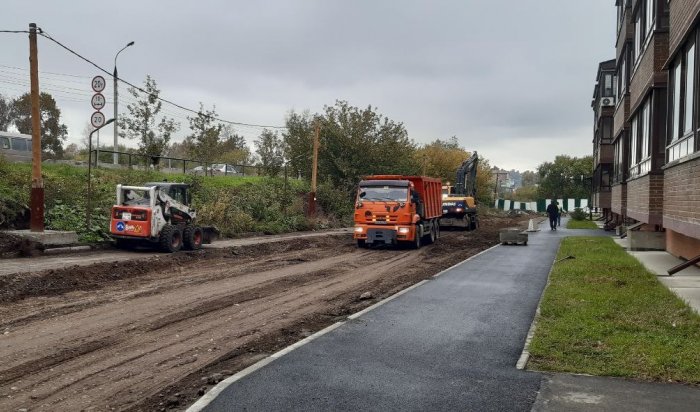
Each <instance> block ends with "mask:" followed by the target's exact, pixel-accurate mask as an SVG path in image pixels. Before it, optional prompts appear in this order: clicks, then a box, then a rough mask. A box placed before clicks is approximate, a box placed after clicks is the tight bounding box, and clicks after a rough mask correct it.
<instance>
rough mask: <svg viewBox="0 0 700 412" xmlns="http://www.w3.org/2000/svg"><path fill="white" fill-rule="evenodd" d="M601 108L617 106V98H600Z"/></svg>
mask: <svg viewBox="0 0 700 412" xmlns="http://www.w3.org/2000/svg"><path fill="white" fill-rule="evenodd" d="M600 106H601V107H605V106H615V98H614V97H601V98H600Z"/></svg>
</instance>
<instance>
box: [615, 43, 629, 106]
mask: <svg viewBox="0 0 700 412" xmlns="http://www.w3.org/2000/svg"><path fill="white" fill-rule="evenodd" d="M620 60H621V61H619V62H618V72H617V79H618V80H617V95H618V96H619V98H618V100H617V101H618V102H619V101H620V100H621V99H622V96H624V94H625V93H627V50H625V51H624V52H623V53H622V54H621V55H620Z"/></svg>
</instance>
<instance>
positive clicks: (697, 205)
mask: <svg viewBox="0 0 700 412" xmlns="http://www.w3.org/2000/svg"><path fill="white" fill-rule="evenodd" d="M615 4H616V6H617V42H616V59H615V61H616V64H615V75H614V77H613V79H612V82H613V88H614V90H615V106H614V109H613V126H612V147H613V149H612V151H613V155H612V158H613V161H612V173H611V174H612V182H611V188H610V212H611V213H610V214H609V215H607V219H608V220H609V221H610V223H611V224H623V223H627V224H630V223H642V225H641V226H640V227H639V230H640V231H639V232H631V233H630V237H632V234H633V233H636V234H635V235H634V236H636V237H638V238H639V239H641V240H642V243H643V244H644V245H645V247H650V248H660V249H666V250H668V251H669V252H670V253H672V254H674V255H676V256H682V257H685V258H691V257H694V256H696V255H698V254H700V144H699V143H700V136H697V135H698V133H699V132H700V130H699V129H700V96H698V92H699V91H700V88H698V87H696V86H695V85H696V83H697V82H698V80H700V78H699V77H700V70H699V66H700V62H699V61H698V53H697V52H696V50H697V48H696V44H697V43H698V41H700V0H617V1H616V3H615ZM608 63H609V62H603V63H601V64H600V66H599V69H598V77H597V85H596V93H597V94H594V103H593V108H594V110H595V134H594V154H596V150H597V151H598V152H599V153H600V156H598V155H596V163H595V164H596V168H600V169H601V170H603V165H605V159H607V158H606V157H605V156H603V150H604V148H603V147H604V146H605V139H604V129H603V130H602V131H599V129H600V128H601V127H603V126H602V124H603V121H604V120H603V119H604V116H606V115H607V113H608V111H607V110H603V109H602V107H601V103H598V104H596V99H600V97H602V93H605V90H606V83H605V82H607V80H606V78H605V76H606V75H607V73H608V65H607V64H608ZM601 78H602V80H601ZM601 81H602V82H603V84H601ZM597 142H600V143H597ZM598 157H600V160H598ZM596 170H598V169H596ZM596 173H597V172H596ZM603 181H604V180H603V178H602V172H601V176H600V183H599V184H600V189H599V190H598V193H599V199H600V200H599V202H600V206H598V207H601V208H603V209H605V207H604V203H603V200H604V196H602V195H603V187H604V186H603ZM594 187H595V184H594Z"/></svg>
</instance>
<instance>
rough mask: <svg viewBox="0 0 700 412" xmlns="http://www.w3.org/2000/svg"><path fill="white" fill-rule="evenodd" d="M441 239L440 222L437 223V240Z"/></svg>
mask: <svg viewBox="0 0 700 412" xmlns="http://www.w3.org/2000/svg"><path fill="white" fill-rule="evenodd" d="M438 239H440V222H436V223H435V240H438Z"/></svg>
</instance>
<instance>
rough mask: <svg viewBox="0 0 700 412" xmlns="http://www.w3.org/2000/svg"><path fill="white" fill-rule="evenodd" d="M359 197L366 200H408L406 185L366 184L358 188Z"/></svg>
mask: <svg viewBox="0 0 700 412" xmlns="http://www.w3.org/2000/svg"><path fill="white" fill-rule="evenodd" d="M360 199H362V200H366V201H368V202H372V201H389V202H405V201H407V200H408V188H407V187H395V186H367V187H361V188H360Z"/></svg>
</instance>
